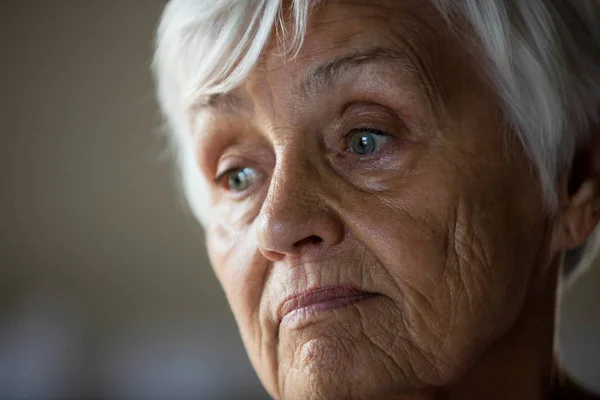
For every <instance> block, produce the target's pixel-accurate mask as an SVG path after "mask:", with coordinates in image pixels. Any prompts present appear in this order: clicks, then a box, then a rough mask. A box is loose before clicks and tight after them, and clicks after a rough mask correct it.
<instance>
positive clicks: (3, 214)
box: [0, 0, 600, 400]
mask: <svg viewBox="0 0 600 400" xmlns="http://www.w3.org/2000/svg"><path fill="white" fill-rule="evenodd" d="M163 6H164V1H158V0H53V1H50V0H14V1H6V0H0V54H1V59H0V399H4V398H6V399H8V398H30V399H43V398H65V397H76V398H92V397H98V398H109V399H127V400H131V399H140V400H147V399H166V398H168V399H174V400H175V399H253V398H257V399H258V398H266V397H265V395H264V391H263V390H262V388H261V386H260V384H259V382H258V380H257V379H256V377H255V374H254V372H253V371H252V369H251V367H250V365H249V362H248V359H247V357H246V355H245V353H244V351H243V347H242V345H241V342H240V339H239V335H238V332H237V328H236V327H235V324H234V322H233V318H232V315H231V312H230V310H229V308H228V306H227V303H226V301H225V299H224V296H223V293H222V291H221V289H220V287H219V286H218V283H217V281H216V279H215V277H214V275H213V273H212V271H211V270H210V267H209V265H208V263H207V260H206V255H205V252H204V241H203V237H202V232H201V230H200V228H199V227H198V226H197V224H196V223H195V222H194V220H193V219H192V217H191V216H190V215H189V213H187V212H186V210H185V207H184V206H183V201H182V199H181V198H180V196H179V195H178V192H177V189H176V184H175V176H176V171H175V170H174V168H173V167H172V162H171V158H170V157H169V154H168V151H167V148H168V147H167V141H166V140H165V138H164V135H162V134H161V133H160V128H161V119H160V116H159V114H158V111H157V107H156V102H155V99H154V94H153V91H152V80H151V75H150V71H149V63H150V60H151V56H152V43H151V42H152V38H153V31H154V27H155V25H156V22H157V20H158V18H159V15H160V11H161V9H162V7H163ZM563 300H564V302H563V309H562V313H561V321H562V322H561V335H560V336H561V348H562V349H563V360H564V363H565V366H566V368H567V369H568V370H569V371H571V372H572V373H573V374H574V375H575V376H576V377H578V379H580V380H582V381H584V382H586V383H587V384H588V386H590V387H593V388H595V389H596V390H598V391H600V267H598V268H594V269H592V270H591V271H590V272H588V273H587V274H586V275H584V276H583V278H582V279H580V280H579V281H577V282H576V283H575V284H573V285H572V286H571V287H570V289H569V290H567V291H566V293H565V294H564V296H563Z"/></svg>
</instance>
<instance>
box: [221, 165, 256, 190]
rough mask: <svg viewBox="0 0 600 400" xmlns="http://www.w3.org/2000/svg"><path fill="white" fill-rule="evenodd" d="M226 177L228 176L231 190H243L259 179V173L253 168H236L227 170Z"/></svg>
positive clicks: (228, 184)
mask: <svg viewBox="0 0 600 400" xmlns="http://www.w3.org/2000/svg"><path fill="white" fill-rule="evenodd" d="M225 178H227V186H228V188H229V189H230V190H232V191H234V192H243V191H244V190H246V189H248V188H249V187H250V186H251V185H252V184H253V183H254V182H255V181H256V180H257V179H258V173H257V172H256V171H255V170H254V169H252V168H247V167H244V168H236V169H232V170H230V171H227V172H226V173H225Z"/></svg>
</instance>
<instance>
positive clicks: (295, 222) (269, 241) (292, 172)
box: [257, 153, 343, 257]
mask: <svg viewBox="0 0 600 400" xmlns="http://www.w3.org/2000/svg"><path fill="white" fill-rule="evenodd" d="M321 178H322V177H321V176H320V174H319V173H318V170H317V167H316V166H315V165H314V164H313V163H312V162H311V160H310V159H309V158H308V157H306V156H305V155H303V154H302V153H296V154H293V153H287V154H285V153H283V154H280V157H279V158H278V161H277V163H276V166H275V170H274V172H273V176H272V179H271V185H270V187H269V192H268V194H267V197H266V199H265V201H264V203H263V206H262V209H261V212H260V216H259V218H260V222H259V224H258V231H257V236H258V243H259V247H260V249H261V251H262V252H263V254H265V255H266V256H267V257H269V255H273V254H277V255H279V256H280V255H284V254H288V255H292V254H294V255H295V254H298V253H299V252H300V251H301V248H302V244H304V243H313V244H314V243H320V242H324V243H325V244H327V245H333V244H336V243H337V242H338V241H339V240H341V236H342V234H343V233H342V232H343V226H342V224H341V221H340V220H339V219H338V218H337V215H335V213H334V212H333V211H332V210H330V209H329V207H328V206H327V204H326V199H325V193H324V192H323V190H322V189H323V188H322V186H321V184H322V182H321V181H322V179H321ZM307 239H309V240H307Z"/></svg>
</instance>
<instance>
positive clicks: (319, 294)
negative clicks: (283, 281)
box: [277, 286, 375, 321]
mask: <svg viewBox="0 0 600 400" xmlns="http://www.w3.org/2000/svg"><path fill="white" fill-rule="evenodd" d="M373 295H375V293H371V292H366V291H364V290H360V289H357V288H355V287H352V286H327V287H319V288H315V289H311V290H307V291H304V292H301V293H297V294H294V295H292V296H290V297H288V298H286V299H285V300H284V301H283V302H282V303H281V305H280V306H279V310H278V313H277V314H278V317H279V320H280V321H281V320H282V319H283V317H285V316H286V315H287V314H289V313H291V312H293V311H295V310H299V309H302V308H304V307H309V306H311V305H313V304H317V303H321V302H325V301H331V300H336V299H343V298H354V297H355V298H360V297H363V296H373Z"/></svg>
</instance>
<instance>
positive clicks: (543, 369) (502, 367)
mask: <svg viewBox="0 0 600 400" xmlns="http://www.w3.org/2000/svg"><path fill="white" fill-rule="evenodd" d="M559 265H560V261H559V260H558V259H557V260H555V261H554V262H553V263H552V264H551V267H550V270H549V271H547V274H545V275H546V276H548V277H549V278H548V279H547V280H546V281H545V282H540V283H539V285H536V286H535V287H533V288H532V290H531V292H530V296H529V297H528V299H527V301H526V304H525V306H524V308H523V311H522V312H521V314H520V316H519V317H518V318H517V320H516V322H515V324H514V325H513V326H512V327H511V328H510V329H509V330H508V332H507V333H506V334H505V335H503V336H502V337H501V338H500V339H498V340H497V341H496V342H495V343H494V344H492V346H490V348H489V349H488V350H487V351H486V352H485V353H484V354H482V356H481V357H480V358H479V360H478V361H477V362H476V364H475V365H474V366H473V368H471V369H470V371H469V372H468V373H467V374H466V375H465V376H464V377H463V378H462V379H461V380H460V381H459V382H457V383H456V384H454V385H452V386H451V387H448V388H444V389H443V390H442V392H443V393H439V396H438V395H434V397H433V398H434V399H448V400H455V399H456V400H458V399H487V400H496V399H498V400H500V399H511V400H521V399H523V400H525V399H527V400H542V399H547V398H548V397H549V395H550V389H551V384H552V378H553V376H552V374H553V372H554V371H553V368H554V333H555V325H556V304H557V285H558V276H559V273H558V271H559Z"/></svg>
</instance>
